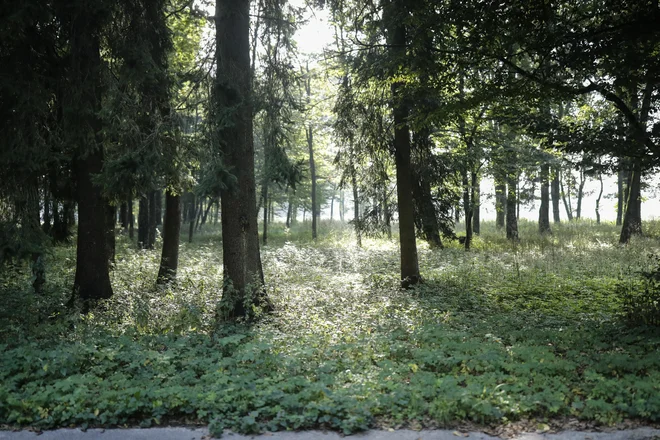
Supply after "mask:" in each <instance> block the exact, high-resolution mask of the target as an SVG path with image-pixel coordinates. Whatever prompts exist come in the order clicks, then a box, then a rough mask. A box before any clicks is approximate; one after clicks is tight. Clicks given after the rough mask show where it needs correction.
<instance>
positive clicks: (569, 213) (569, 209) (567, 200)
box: [559, 174, 573, 222]
mask: <svg viewBox="0 0 660 440" xmlns="http://www.w3.org/2000/svg"><path fill="white" fill-rule="evenodd" d="M559 185H560V188H561V199H562V201H563V202H564V209H565V210H566V218H568V221H569V222H570V221H571V220H573V207H572V206H571V194H570V188H569V190H568V191H569V192H568V195H567V193H566V191H565V190H564V180H563V179H562V178H561V174H560V175H559Z"/></svg>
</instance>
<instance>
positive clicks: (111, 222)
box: [104, 203, 117, 267]
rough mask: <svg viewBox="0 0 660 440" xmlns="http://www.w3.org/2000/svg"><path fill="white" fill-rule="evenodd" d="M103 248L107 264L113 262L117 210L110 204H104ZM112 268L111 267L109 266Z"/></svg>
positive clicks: (115, 245) (115, 246)
mask: <svg viewBox="0 0 660 440" xmlns="http://www.w3.org/2000/svg"><path fill="white" fill-rule="evenodd" d="M104 208H105V222H106V223H105V246H106V253H107V255H108V262H109V263H114V262H115V253H116V248H117V240H116V237H115V226H116V224H117V208H116V207H115V206H113V205H111V204H110V203H106V204H105V207H104ZM110 267H112V266H110Z"/></svg>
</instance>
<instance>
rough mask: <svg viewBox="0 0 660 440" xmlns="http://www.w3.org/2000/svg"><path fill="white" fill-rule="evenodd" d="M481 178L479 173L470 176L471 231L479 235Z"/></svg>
mask: <svg viewBox="0 0 660 440" xmlns="http://www.w3.org/2000/svg"><path fill="white" fill-rule="evenodd" d="M480 183H481V179H479V174H478V173H474V174H473V176H472V191H473V193H472V194H473V195H472V198H473V202H472V232H473V233H475V234H477V235H479V233H480V231H481V185H480Z"/></svg>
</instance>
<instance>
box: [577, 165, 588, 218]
mask: <svg viewBox="0 0 660 440" xmlns="http://www.w3.org/2000/svg"><path fill="white" fill-rule="evenodd" d="M586 182H587V179H586V178H585V176H584V170H583V169H580V184H579V185H578V192H577V208H576V209H575V217H576V218H577V219H578V220H579V219H580V217H582V199H583V198H584V185H585V183H586Z"/></svg>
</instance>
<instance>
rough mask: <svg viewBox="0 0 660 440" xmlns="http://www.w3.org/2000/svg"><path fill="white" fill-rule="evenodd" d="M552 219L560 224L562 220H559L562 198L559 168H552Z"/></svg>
mask: <svg viewBox="0 0 660 440" xmlns="http://www.w3.org/2000/svg"><path fill="white" fill-rule="evenodd" d="M551 192H552V219H553V221H554V222H555V223H560V222H561V219H560V218H559V198H560V189H559V169H558V168H557V167H553V168H552V184H551Z"/></svg>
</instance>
